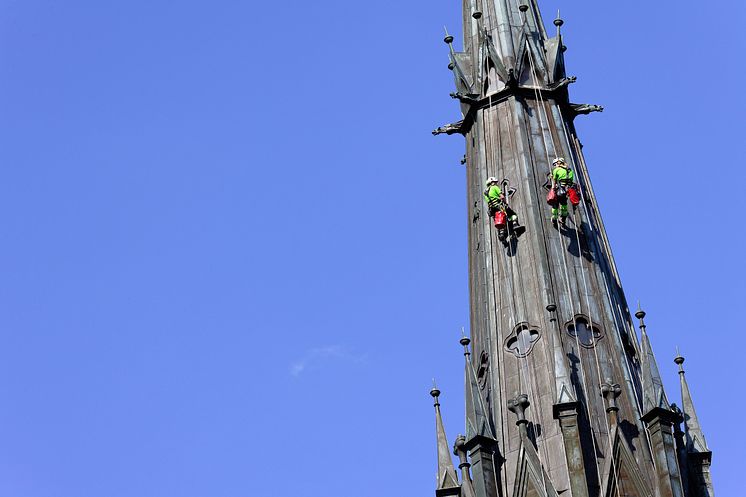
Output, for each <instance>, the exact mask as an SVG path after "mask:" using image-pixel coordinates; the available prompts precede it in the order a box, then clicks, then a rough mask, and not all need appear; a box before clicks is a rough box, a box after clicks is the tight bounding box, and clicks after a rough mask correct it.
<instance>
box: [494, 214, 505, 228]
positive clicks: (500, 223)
mask: <svg viewBox="0 0 746 497" xmlns="http://www.w3.org/2000/svg"><path fill="white" fill-rule="evenodd" d="M507 225H508V215H507V214H506V213H505V211H497V212H495V228H500V229H502V228H505V227H506V226H507Z"/></svg>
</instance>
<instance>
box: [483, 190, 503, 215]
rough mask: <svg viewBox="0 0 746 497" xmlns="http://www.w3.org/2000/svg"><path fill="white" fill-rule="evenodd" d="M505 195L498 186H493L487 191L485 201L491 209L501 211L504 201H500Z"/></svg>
mask: <svg viewBox="0 0 746 497" xmlns="http://www.w3.org/2000/svg"><path fill="white" fill-rule="evenodd" d="M502 194H503V191H502V190H501V189H500V187H499V186H497V185H491V186H490V187H489V188H487V190H486V191H485V192H484V199H485V200H486V201H487V204H488V205H489V206H490V209H499V208H500V206H501V205H502V200H500V196H501V195H502Z"/></svg>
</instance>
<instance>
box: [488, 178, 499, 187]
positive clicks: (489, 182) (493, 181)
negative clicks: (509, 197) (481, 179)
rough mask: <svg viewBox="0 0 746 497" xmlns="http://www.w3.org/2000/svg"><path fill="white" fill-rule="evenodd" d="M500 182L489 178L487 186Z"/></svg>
mask: <svg viewBox="0 0 746 497" xmlns="http://www.w3.org/2000/svg"><path fill="white" fill-rule="evenodd" d="M499 182H500V180H498V179H497V178H495V177H494V176H490V177H489V178H487V186H490V185H491V184H492V183H499Z"/></svg>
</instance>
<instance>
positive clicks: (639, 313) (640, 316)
mask: <svg viewBox="0 0 746 497" xmlns="http://www.w3.org/2000/svg"><path fill="white" fill-rule="evenodd" d="M645 316H647V313H646V312H645V311H643V310H642V308H641V307H640V301H639V300H638V301H637V312H636V313H635V317H636V318H637V319H639V320H640V331H642V332H643V333H644V332H645Z"/></svg>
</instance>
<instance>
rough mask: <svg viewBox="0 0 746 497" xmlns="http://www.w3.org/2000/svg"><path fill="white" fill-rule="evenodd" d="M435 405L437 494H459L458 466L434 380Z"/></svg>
mask: <svg viewBox="0 0 746 497" xmlns="http://www.w3.org/2000/svg"><path fill="white" fill-rule="evenodd" d="M430 395H431V396H432V398H433V400H434V403H433V405H434V406H435V431H436V438H437V443H438V485H437V487H436V491H435V493H436V495H458V490H459V484H458V477H457V476H456V468H455V467H454V466H453V459H451V454H450V451H449V450H448V439H447V438H446V431H445V428H444V427H443V417H442V415H441V413H440V399H439V397H440V390H438V387H437V386H436V385H435V380H433V388H432V390H430Z"/></svg>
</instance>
